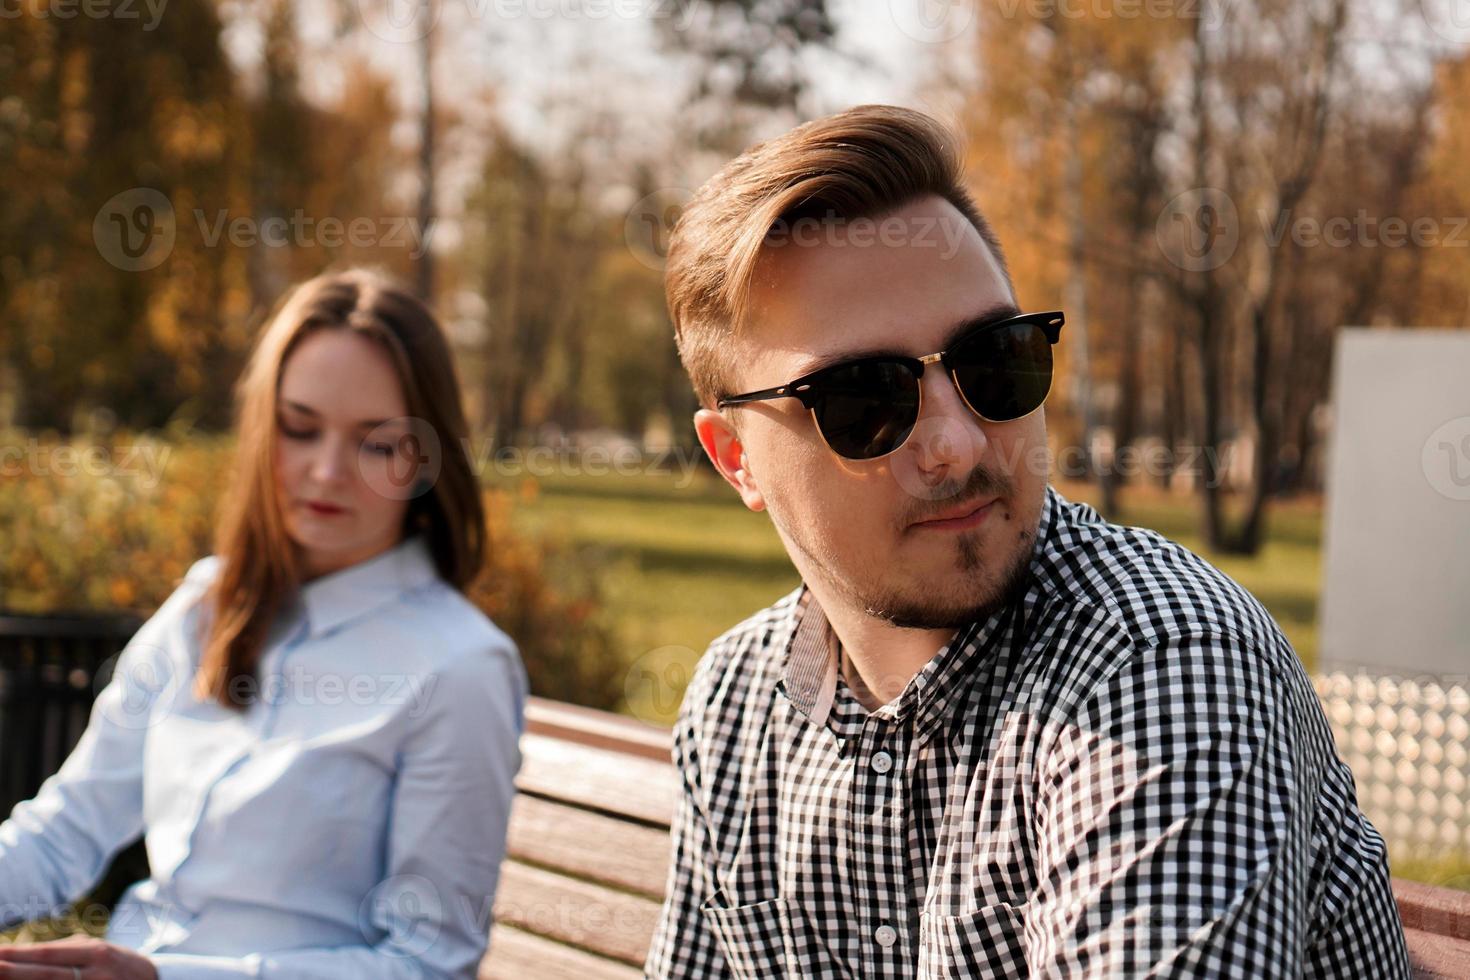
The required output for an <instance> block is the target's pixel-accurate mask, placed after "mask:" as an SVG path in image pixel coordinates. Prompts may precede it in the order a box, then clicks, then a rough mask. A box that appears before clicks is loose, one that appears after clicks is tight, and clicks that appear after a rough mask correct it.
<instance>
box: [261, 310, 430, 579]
mask: <svg viewBox="0 0 1470 980" xmlns="http://www.w3.org/2000/svg"><path fill="white" fill-rule="evenodd" d="M407 412H408V408H407V406H406V404H405V400H404V395H403V388H402V385H401V384H400V383H399V381H398V374H397V372H396V371H395V370H394V368H393V362H392V361H391V360H390V359H389V357H388V354H387V352H386V351H384V350H383V349H382V348H381V347H380V346H378V344H376V343H375V342H374V341H372V340H370V339H368V338H366V337H363V336H360V335H358V334H355V333H353V332H351V331H348V330H333V329H324V330H318V331H316V332H314V333H312V334H310V335H308V336H307V337H306V338H305V339H304V340H302V341H301V342H300V343H299V344H297V346H296V348H295V349H294V350H293V351H292V352H291V354H290V355H289V356H288V357H287V359H286V363H285V364H284V365H283V368H282V372H281V382H280V389H279V392H278V394H277V396H276V414H277V430H278V435H277V437H276V446H275V453H276V473H277V485H276V490H277V494H278V499H279V501H280V506H281V512H282V513H283V514H284V515H285V517H286V529H287V533H288V534H289V535H290V536H291V540H292V541H293V542H294V543H295V544H296V545H297V546H298V547H299V548H300V553H301V558H302V563H303V567H304V570H305V573H306V576H307V577H308V578H315V577H317V576H319V575H325V574H327V573H328V572H333V571H336V570H338V569H341V568H346V567H347V566H349V565H353V564H356V563H357V562H360V561H363V560H364V559H367V558H371V557H372V556H373V555H376V554H378V553H379V552H382V551H384V550H386V549H388V548H391V547H393V545H395V544H397V543H398V541H399V539H400V537H401V536H402V529H403V518H404V514H405V512H406V511H407V509H408V504H409V498H410V496H411V492H412V491H411V489H410V488H411V486H412V483H413V476H414V467H415V466H416V465H417V463H416V461H415V460H414V459H413V458H412V454H411V453H410V451H409V450H410V449H411V446H412V440H411V439H409V438H408V436H409V434H410V427H409V420H408V419H406V418H405V417H404V416H405V415H406V414H407Z"/></svg>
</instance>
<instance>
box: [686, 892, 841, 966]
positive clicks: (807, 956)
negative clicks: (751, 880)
mask: <svg viewBox="0 0 1470 980" xmlns="http://www.w3.org/2000/svg"><path fill="white" fill-rule="evenodd" d="M700 912H701V913H702V914H703V915H704V919H705V922H706V923H707V924H708V925H709V928H710V932H712V933H713V934H714V936H715V939H716V941H717V942H718V943H719V944H720V952H722V953H723V954H724V957H725V965H726V966H727V967H728V969H729V971H730V975H731V976H733V977H737V978H739V980H770V978H773V977H793V978H802V980H805V978H807V977H847V976H848V973H847V971H846V970H845V969H844V968H843V966H842V965H841V964H840V963H839V962H838V961H837V960H835V959H834V958H833V957H832V956H831V954H830V953H829V952H828V950H827V947H826V946H825V945H824V944H823V943H822V942H821V941H820V940H819V939H818V937H817V936H816V935H815V934H814V933H813V932H812V931H811V930H810V929H809V928H808V927H807V923H806V919H805V917H804V916H803V915H802V913H801V910H800V909H798V908H796V907H795V906H793V905H792V904H791V903H790V902H789V901H788V900H787V899H784V898H773V899H770V900H768V901H764V902H757V903H755V904H754V905H740V906H736V907H734V908H722V907H720V906H719V905H718V899H711V900H710V901H708V902H705V904H704V905H703V906H702V907H701V909H700Z"/></svg>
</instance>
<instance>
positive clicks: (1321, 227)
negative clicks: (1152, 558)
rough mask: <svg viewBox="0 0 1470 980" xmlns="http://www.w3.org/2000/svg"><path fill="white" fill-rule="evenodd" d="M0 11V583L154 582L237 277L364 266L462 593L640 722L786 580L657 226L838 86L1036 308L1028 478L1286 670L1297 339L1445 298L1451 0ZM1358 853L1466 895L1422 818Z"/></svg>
mask: <svg viewBox="0 0 1470 980" xmlns="http://www.w3.org/2000/svg"><path fill="white" fill-rule="evenodd" d="M0 14H3V17H4V21H3V25H0V191H3V196H0V201H3V204H0V453H3V456H0V544H3V546H0V609H5V610H9V611H12V612H21V613H54V612H62V611H65V612H82V611H92V612H100V611H118V610H125V611H133V612H138V613H143V614H146V613H147V612H148V611H149V610H151V609H153V608H156V606H157V605H158V604H159V603H160V602H161V601H162V600H163V599H164V598H165V597H166V596H167V595H168V593H169V592H170V591H171V590H172V589H173V587H174V586H175V584H176V583H177V581H178V579H179V578H180V576H182V574H183V573H184V571H185V570H186V569H187V568H188V567H189V565H190V564H191V563H192V562H193V561H194V560H196V559H197V558H199V557H201V556H203V555H205V554H207V553H209V551H210V550H211V535H212V529H213V519H214V510H215V506H216V503H217V501H218V498H219V494H220V492H221V490H222V489H223V487H224V485H225V483H226V481H227V480H228V470H229V460H230V450H231V437H230V434H229V425H230V420H231V408H232V402H231V397H230V392H231V389H232V386H233V383H234V381H235V379H236V377H237V375H238V373H239V370H240V368H241V366H242V364H243V361H244V358H245V356H246V354H247V353H248V349H249V345H250V343H251V340H252V338H253V336H254V333H255V331H256V330H257V329H258V328H259V326H260V324H261V322H262V321H263V318H264V317H265V315H266V313H267V312H268V311H269V309H270V308H271V306H272V305H273V304H274V303H275V302H276V300H277V299H278V298H279V296H280V295H281V293H282V292H283V290H285V289H286V288H287V287H288V286H289V285H291V284H293V283H295V282H297V281H299V280H301V279H303V278H306V277H308V276H311V275H313V274H316V273H318V272H320V271H323V270H324V269H327V268H336V267H342V266H345V265H350V264H368V265H373V266H377V267H379V268H382V269H385V270H387V271H389V272H390V273H392V274H394V275H396V276H397V277H399V278H401V279H402V280H403V281H404V282H405V283H407V284H409V285H410V286H411V287H412V288H413V289H415V290H416V291H417V292H418V293H419V294H420V295H421V296H423V297H424V298H426V299H427V300H428V301H429V302H430V303H431V304H432V305H433V306H434V308H435V309H436V310H437V311H438V312H439V313H440V315H441V318H442V320H443V322H444V323H445V325H446V327H447V328H448V330H449V333H450V335H451V338H452V340H453V343H454V346H455V349H456V354H457V358H458V365H459V370H460V373H461V378H462V382H463V385H464V388H465V392H466V397H467V401H468V407H469V410H470V417H471V423H472V427H473V429H474V432H473V436H472V439H471V445H470V446H468V447H466V449H467V451H468V452H470V455H471V457H472V459H473V461H474V463H475V466H476V470H477V472H479V473H480V475H481V477H482V479H483V481H484V485H485V493H486V495H487V499H488V501H489V504H490V514H491V521H492V527H493V531H494V540H495V544H494V548H493V556H492V560H491V567H490V568H489V569H488V570H487V573H486V575H485V576H484V577H483V578H482V580H481V581H480V582H479V583H478V584H477V585H476V587H475V590H474V593H475V598H476V599H477V601H479V602H480V603H481V604H482V605H483V606H484V608H486V609H487V610H488V611H489V612H490V613H491V615H492V616H493V617H494V618H495V619H496V620H497V621H498V622H499V623H500V624H501V625H502V626H504V627H505V628H506V629H507V630H508V631H509V632H510V633H511V634H512V635H513V636H514V637H515V638H516V640H517V642H518V643H519V644H520V647H521V650H522V654H523V657H524V659H525V661H526V664H527V667H528V671H529V673H530V676H531V682H532V689H533V692H534V693H536V694H539V695H543V696H546V697H550V698H555V699H558V700H564V701H571V702H574V703H578V704H583V705H589V706H593V707H602V708H609V709H613V710H617V711H622V712H625V713H628V714H631V715H635V716H637V717H640V718H643V719H645V720H649V721H653V722H655V723H660V724H667V723H669V721H670V720H671V719H672V717H673V714H674V712H675V710H676V709H677V705H678V700H679V696H680V695H681V694H682V690H683V685H684V683H685V682H686V680H687V678H688V676H689V672H690V671H691V670H692V668H693V665H694V664H695V663H696V662H697V660H698V658H699V656H700V654H701V653H702V652H703V650H704V649H705V646H706V645H707V644H708V642H709V641H710V640H711V639H713V638H714V637H715V636H716V635H718V634H719V633H720V632H722V631H724V630H725V629H727V628H728V627H730V626H731V625H733V624H735V623H736V622H738V621H739V620H741V619H743V618H744V617H745V616H747V615H749V614H750V613H751V612H753V611H755V610H756V609H758V608H760V607H762V606H765V605H767V604H769V603H770V602H772V601H773V600H774V599H776V598H777V597H779V596H780V595H782V594H783V593H785V592H786V591H788V590H790V589H791V588H792V587H794V586H795V585H796V583H797V578H796V575H795V572H794V571H793V569H792V568H791V566H790V564H789V562H788V561H787V559H786V557H785V554H784V552H783V550H782V548H781V545H780V543H779V541H778V539H777V538H776V536H775V533H774V531H773V530H772V528H771V527H770V524H769V521H768V520H767V519H766V518H765V517H764V515H759V514H752V513H749V512H747V511H745V510H744V509H743V507H742V506H741V505H740V503H739V501H738V499H737V498H736V497H735V496H734V494H733V492H731V491H730V490H729V489H728V488H727V487H726V486H725V485H724V484H723V483H722V482H721V481H720V480H719V479H718V478H717V477H716V476H715V475H714V474H713V472H712V471H711V470H710V469H709V468H708V467H707V466H706V465H704V463H703V461H702V460H701V458H700V456H701V454H700V452H699V450H698V447H697V444H696V442H695V440H694V436H693V432H692V427H691V425H690V416H691V414H692V412H693V410H694V408H695V407H696V406H695V403H694V399H693V395H692V394H691V392H690V391H689V388H688V385H687V382H686V379H685V377H684V375H683V373H682V370H681V368H680V366H679V363H678V359H677V356H676V353H675V350H674V345H673V339H672V328H671V326H670V323H669V320H668V316H667V313H666V310H665V308H664V303H663V293H662V279H661V275H662V258H663V251H664V247H665V245H666V242H667V235H668V231H669V229H670V227H671V226H672V224H673V222H674V221H675V220H677V217H678V213H679V208H680V206H681V205H682V203H683V202H684V201H686V200H687V199H688V197H689V196H690V195H691V193H692V192H693V190H694V189H695V188H697V187H698V186H699V185H700V183H702V182H703V180H704V179H705V178H706V177H708V176H709V175H710V174H711V173H713V172H714V170H715V169H716V168H717V167H718V166H719V165H720V164H721V163H722V162H723V161H724V160H726V159H728V158H729V157H730V156H731V155H733V154H734V153H736V152H738V151H739V150H740V149H741V148H743V147H744V146H746V145H748V144H749V143H750V142H752V141H753V140H756V139H758V138H761V137H764V136H769V135H773V134H776V133H779V132H781V131H784V130H785V129H787V128H789V127H790V126H791V125H793V124H795V123H797V122H799V121H801V120H803V119H807V118H812V117H815V116H818V115H822V114H825V113H827V112H831V111H835V110H838V109H841V108H843V107H846V106H848V105H852V104H856V103H860V102H869V101H882V102H894V103H900V104H904V105H910V106H914V107H918V108H923V109H925V110H927V111H930V112H932V113H934V114H936V115H938V116H940V117H942V118H944V119H945V120H947V121H949V122H951V123H952V124H953V125H954V126H955V127H956V130H957V132H958V133H959V134H960V135H961V138H962V139H963V141H964V147H963V149H964V151H965V155H966V159H967V168H968V174H969V181H970V185H971V187H972V189H973V191H974V193H975V195H976V197H977V199H978V201H979V204H980V206H981V208H982V210H983V211H984V212H985V213H986V214H987V215H988V217H989V218H990V220H991V221H992V223H993V224H994V225H995V226H996V229H997V231H998V233H999V236H1000V238H1001V241H1002V243H1003V245H1004V247H1005V249H1006V252H1007V257H1008V260H1009V263H1010V266H1011V270H1012V273H1013V276H1014V279H1015V282H1016V285H1017V289H1018V292H1019V296H1020V300H1021V303H1022V306H1023V308H1025V309H1063V310H1065V311H1066V312H1067V318H1068V324H1067V329H1066V332H1065V333H1064V335H1063V336H1064V341H1063V343H1062V344H1061V345H1060V347H1059V348H1058V349H1057V354H1058V364H1057V380H1056V384H1055V386H1054V389H1053V393H1052V396H1051V398H1050V400H1049V401H1048V404H1047V414H1048V426H1049V430H1050V438H1051V442H1052V447H1051V448H1052V450H1053V457H1054V463H1053V477H1054V479H1053V482H1054V483H1055V484H1056V485H1057V486H1058V488H1059V489H1060V490H1061V491H1062V492H1063V493H1064V494H1065V495H1066V496H1068V497H1069V498H1072V499H1076V500H1084V501H1087V502H1089V503H1092V504H1094V505H1095V506H1096V507H1097V508H1098V509H1099V510H1100V511H1101V512H1102V513H1103V514H1104V515H1105V516H1106V517H1108V518H1109V519H1111V520H1114V521H1117V522H1120V523H1126V524H1134V525H1141V526H1147V527H1151V528H1155V529H1157V530H1159V531H1160V532H1162V533H1163V534H1164V535H1166V536H1167V537H1170V538H1172V539H1174V540H1176V541H1179V542H1180V543H1182V544H1184V545H1185V546H1187V547H1189V548H1191V549H1193V550H1195V551H1197V552H1198V553H1200V554H1201V555H1203V556H1205V557H1206V558H1207V559H1208V560H1209V561H1211V562H1212V563H1214V564H1216V565H1218V566H1219V567H1220V568H1222V569H1224V570H1225V571H1226V572H1227V573H1229V574H1230V575H1231V576H1233V577H1234V578H1236V579H1237V580H1238V581H1240V582H1241V583H1242V584H1243V585H1244V586H1246V587H1247V588H1248V589H1250V591H1251V592H1252V593H1254V594H1255V595H1256V596H1257V597H1259V598H1260V599H1261V600H1262V602H1263V603H1264V604H1265V605H1266V606H1267V608H1268V609H1269V610H1270V611H1271V613H1272V614H1273V615H1274V616H1275V617H1276V619H1277V620H1278V622H1280V624H1281V625H1282V627H1283V629H1284V631H1285V632H1286V635H1287V636H1288V638H1289V639H1290V640H1291V642H1292V644H1293V646H1294V647H1295V649H1296V650H1297V652H1298V654H1299V655H1300V656H1301V657H1302V659H1303V660H1304V662H1305V663H1306V665H1307V666H1308V668H1309V669H1313V670H1315V669H1316V668H1317V667H1318V660H1319V649H1318V640H1317V637H1318V610H1319V606H1320V598H1321V595H1320V594H1321V580H1322V541H1323V512H1324V504H1323V498H1324V491H1325V489H1326V488H1325V477H1326V473H1327V452H1328V449H1329V446H1328V434H1329V432H1330V431H1331V421H1332V391H1331V380H1332V378H1331V368H1332V362H1333V351H1334V344H1335V341H1336V339H1337V338H1338V336H1339V335H1340V333H1341V331H1342V329H1343V328H1344V327H1347V326H1366V327H1373V328H1377V329H1382V330H1395V329H1402V328H1410V327H1428V328H1439V329H1445V330H1464V329H1466V327H1467V325H1470V228H1467V217H1466V216H1467V215H1470V168H1467V167H1466V165H1465V160H1466V159H1467V156H1470V8H1467V5H1466V4H1465V2H1464V0H994V2H989V3H983V4H982V3H970V2H963V0H955V2H948V3H943V2H935V0H915V2H907V0H699V2H694V0H423V2H418V3H399V2H389V0H360V2H350V0H311V2H301V3H294V4H293V3H287V2H284V0H218V2H209V0H154V2H153V3H151V4H150V3H145V2H143V0H135V2H124V0H115V2H106V0H93V2H83V0H75V2H71V0H12V2H10V3H8V4H6V6H5V7H4V8H3V9H0ZM1385 519H1391V515H1385ZM1387 655H1389V656H1391V652H1388V654H1387ZM1445 690H1446V691H1448V692H1449V696H1450V697H1451V698H1452V699H1458V701H1457V702H1456V703H1460V704H1463V702H1464V701H1465V698H1466V692H1465V684H1464V678H1463V677H1461V678H1459V679H1457V680H1456V679H1449V680H1447V681H1446V683H1445ZM1464 718H1465V712H1464V710H1463V708H1462V709H1461V714H1460V715H1457V716H1454V717H1453V718H1451V719H1450V721H1449V724H1451V725H1452V726H1453V725H1455V724H1458V725H1460V726H1461V728H1463V726H1464ZM1450 736H1451V742H1452V743H1453V744H1452V746H1451V748H1452V749H1453V748H1454V745H1458V747H1459V748H1458V751H1459V752H1460V753H1461V755H1460V763H1459V768H1458V770H1455V769H1453V768H1452V769H1451V775H1452V776H1453V775H1454V773H1455V772H1457V771H1458V772H1460V773H1463V771H1464V760H1463V754H1464V750H1465V746H1466V745H1467V744H1470V736H1467V735H1466V734H1465V733H1464V732H1462V731H1460V730H1458V729H1452V730H1451V731H1450ZM1457 778H1462V777H1457ZM1451 789H1452V787H1451ZM1448 795H1449V796H1450V797H1454V796H1456V795H1458V796H1463V795H1464V794H1463V792H1461V793H1454V792H1451V793H1449V794H1448ZM1446 819H1451V820H1453V819H1459V820H1460V821H1462V826H1463V821H1464V820H1465V819H1467V818H1466V817H1465V808H1464V807H1463V806H1461V807H1460V809H1458V810H1457V811H1455V813H1454V814H1451V815H1450V816H1449V817H1448V818H1446ZM1446 836H1447V837H1448V836H1452V835H1449V834H1447V835H1446ZM1462 836H1463V834H1462ZM1395 872H1396V873H1398V874H1403V875H1407V876H1411V877H1412V876H1419V877H1422V878H1423V879H1424V880H1431V881H1436V882H1441V883H1450V884H1455V885H1458V886H1460V887H1470V861H1466V860H1464V858H1463V855H1462V857H1461V859H1460V860H1459V861H1458V862H1456V861H1453V860H1452V861H1449V862H1446V861H1444V860H1443V859H1438V858H1437V859H1436V860H1435V861H1433V862H1425V863H1421V864H1420V865H1415V863H1414V860H1413V859H1412V858H1411V857H1409V856H1404V858H1403V860H1401V861H1400V860H1396V863H1395Z"/></svg>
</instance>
